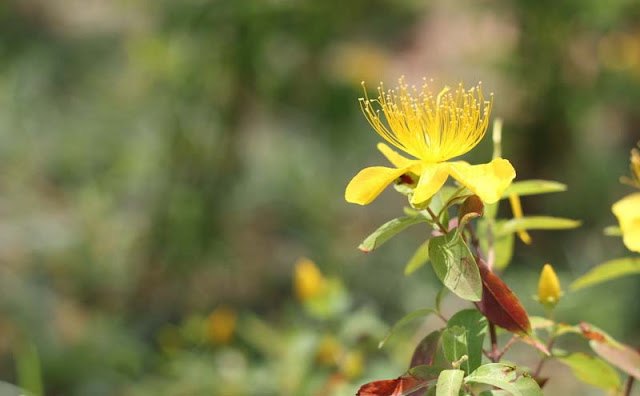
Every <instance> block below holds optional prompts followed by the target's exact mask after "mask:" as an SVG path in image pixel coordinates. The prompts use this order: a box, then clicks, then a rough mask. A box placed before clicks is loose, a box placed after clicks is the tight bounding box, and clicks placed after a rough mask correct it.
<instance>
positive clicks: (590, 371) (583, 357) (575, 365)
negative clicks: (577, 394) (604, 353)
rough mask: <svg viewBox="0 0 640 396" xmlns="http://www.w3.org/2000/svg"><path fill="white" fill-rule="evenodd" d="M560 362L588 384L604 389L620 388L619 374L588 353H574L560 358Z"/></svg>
mask: <svg viewBox="0 0 640 396" xmlns="http://www.w3.org/2000/svg"><path fill="white" fill-rule="evenodd" d="M558 361H560V362H562V363H564V364H566V365H567V366H569V368H570V369H571V372H572V373H573V375H575V376H576V378H578V379H579V380H581V381H582V382H584V383H586V384H589V385H592V386H595V387H598V388H602V389H618V388H620V377H618V373H617V372H616V370H614V368H613V367H611V366H609V365H608V364H607V363H605V361H604V360H602V359H599V358H597V357H595V356H590V355H587V354H586V353H573V354H571V355H569V356H567V357H563V358H558Z"/></svg>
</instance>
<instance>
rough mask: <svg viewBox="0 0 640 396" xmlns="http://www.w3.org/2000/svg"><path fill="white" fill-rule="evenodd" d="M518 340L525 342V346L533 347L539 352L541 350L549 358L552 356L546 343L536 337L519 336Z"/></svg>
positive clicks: (531, 335)
mask: <svg viewBox="0 0 640 396" xmlns="http://www.w3.org/2000/svg"><path fill="white" fill-rule="evenodd" d="M518 340H519V341H521V342H524V343H525V344H528V345H531V346H532V347H534V348H536V349H537V350H539V351H540V352H542V353H543V354H545V355H547V356H551V352H550V351H549V348H547V346H546V345H545V344H544V342H542V341H541V340H540V339H539V338H538V337H535V336H534V335H533V334H530V335H519V336H518Z"/></svg>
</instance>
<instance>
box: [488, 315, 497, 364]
mask: <svg viewBox="0 0 640 396" xmlns="http://www.w3.org/2000/svg"><path fill="white" fill-rule="evenodd" d="M489 335H490V336H491V354H490V355H489V358H490V359H491V361H492V362H493V363H498V361H499V360H500V357H499V354H500V352H499V351H498V336H497V335H496V325H494V324H493V322H491V321H489Z"/></svg>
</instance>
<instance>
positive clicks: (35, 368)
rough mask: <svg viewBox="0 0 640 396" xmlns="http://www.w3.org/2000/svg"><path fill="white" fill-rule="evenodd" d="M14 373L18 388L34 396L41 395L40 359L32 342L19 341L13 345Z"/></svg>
mask: <svg viewBox="0 0 640 396" xmlns="http://www.w3.org/2000/svg"><path fill="white" fill-rule="evenodd" d="M14 357H15V360H16V372H17V374H18V382H19V384H20V387H22V388H24V389H26V390H28V391H29V392H30V393H31V394H33V395H34V396H41V395H43V388H42V374H41V369H40V357H39V355H38V350H37V349H36V346H35V344H34V343H33V342H31V341H29V340H21V341H18V342H16V343H15V345H14Z"/></svg>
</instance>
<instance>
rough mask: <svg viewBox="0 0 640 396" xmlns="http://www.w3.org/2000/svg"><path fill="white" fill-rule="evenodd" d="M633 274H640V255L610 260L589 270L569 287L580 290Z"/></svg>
mask: <svg viewBox="0 0 640 396" xmlns="http://www.w3.org/2000/svg"><path fill="white" fill-rule="evenodd" d="M632 274H640V258H639V257H625V258H619V259H614V260H609V261H606V262H604V263H602V264H600V265H598V266H596V267H594V268H592V269H591V270H590V271H589V272H587V273H586V274H584V275H582V276H581V277H579V278H578V279H576V280H575V281H573V283H571V285H570V286H569V289H571V290H578V289H582V288H584V287H588V286H593V285H597V284H598V283H602V282H605V281H608V280H611V279H615V278H620V277H622V276H626V275H632Z"/></svg>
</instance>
